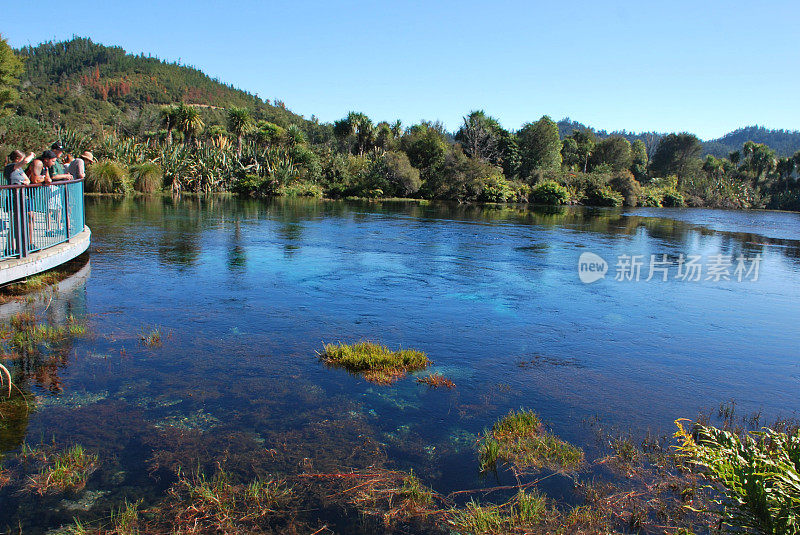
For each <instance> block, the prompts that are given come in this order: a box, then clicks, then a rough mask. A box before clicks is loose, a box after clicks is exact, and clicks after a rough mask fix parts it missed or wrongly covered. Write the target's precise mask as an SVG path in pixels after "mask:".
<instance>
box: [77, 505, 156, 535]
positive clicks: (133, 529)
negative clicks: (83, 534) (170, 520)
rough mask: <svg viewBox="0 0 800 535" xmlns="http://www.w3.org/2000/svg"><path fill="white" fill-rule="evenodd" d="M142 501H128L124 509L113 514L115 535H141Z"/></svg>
mask: <svg viewBox="0 0 800 535" xmlns="http://www.w3.org/2000/svg"><path fill="white" fill-rule="evenodd" d="M142 501H143V500H142V499H139V500H136V501H135V502H129V501H128V500H127V499H126V500H125V505H124V506H123V507H120V508H119V509H118V510H117V511H115V512H112V513H111V523H112V524H113V526H114V530H113V533H114V534H115V535H138V534H139V523H140V521H139V507H140V506H141V505H142ZM84 529H85V528H84Z"/></svg>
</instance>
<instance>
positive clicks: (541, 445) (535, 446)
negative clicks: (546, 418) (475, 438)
mask: <svg viewBox="0 0 800 535" xmlns="http://www.w3.org/2000/svg"><path fill="white" fill-rule="evenodd" d="M542 427H543V426H542V422H541V420H540V419H539V416H538V415H537V414H536V413H535V412H533V411H530V410H520V411H519V412H517V411H511V412H509V413H508V414H507V415H506V416H504V417H503V418H501V419H500V420H498V421H497V422H496V423H495V424H494V426H493V427H492V429H491V431H487V432H486V433H484V436H483V438H482V439H481V442H480V446H479V457H480V465H481V470H490V469H494V468H495V467H496V466H497V462H498V461H504V462H507V463H511V464H513V465H514V466H515V467H516V468H523V469H524V468H550V469H552V470H556V471H574V470H576V469H577V468H579V467H580V466H581V464H582V463H583V451H582V450H581V449H580V448H577V447H575V446H573V445H572V444H569V443H568V442H565V441H563V440H561V439H559V438H558V437H556V436H555V435H552V434H550V433H548V432H546V431H544V430H543V428H542Z"/></svg>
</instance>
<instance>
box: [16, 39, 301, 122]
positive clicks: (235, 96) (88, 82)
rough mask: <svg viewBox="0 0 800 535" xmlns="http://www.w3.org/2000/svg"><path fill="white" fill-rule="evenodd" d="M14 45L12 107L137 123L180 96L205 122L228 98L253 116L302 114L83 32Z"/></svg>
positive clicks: (287, 118)
mask: <svg viewBox="0 0 800 535" xmlns="http://www.w3.org/2000/svg"><path fill="white" fill-rule="evenodd" d="M18 52H19V54H20V55H21V56H22V57H23V58H24V59H25V74H24V75H23V78H22V98H21V99H20V100H19V103H18V112H19V113H20V115H28V116H31V117H35V118H37V119H40V120H44V121H48V122H59V123H62V122H63V123H66V124H67V125H70V126H78V125H79V124H80V123H84V124H85V123H87V122H88V123H92V124H94V125H98V126H99V125H118V126H123V127H125V128H126V129H142V128H146V127H147V126H148V125H146V124H143V123H147V122H148V120H149V118H150V116H152V115H153V110H154V109H156V106H157V105H163V104H173V103H175V102H180V101H184V102H186V103H188V104H197V105H199V106H201V107H203V108H204V110H205V111H204V112H205V114H207V115H211V116H212V117H211V119H212V121H211V122H217V121H214V120H213V119H214V117H213V116H214V115H220V117H224V111H223V110H219V112H218V113H215V111H214V110H215V109H216V108H227V107H230V106H239V107H246V108H248V109H250V110H251V112H252V114H253V116H254V117H257V118H263V119H267V120H270V121H272V122H275V123H278V124H283V125H288V124H303V123H305V122H306V121H305V120H304V119H303V118H302V117H301V116H299V115H296V114H294V113H292V112H290V111H289V110H287V109H285V107H284V105H283V103H282V102H280V101H276V102H274V103H269V102H268V101H267V102H265V101H263V100H261V99H260V98H258V97H257V96H255V95H252V94H250V93H248V92H246V91H242V90H240V89H236V88H234V87H232V86H230V85H226V84H223V83H222V82H220V81H218V80H215V79H212V78H210V77H209V76H207V75H206V74H204V73H203V72H201V71H199V70H198V69H195V68H192V67H187V66H184V65H179V64H177V63H168V62H166V61H162V60H160V59H157V58H154V57H149V56H144V55H138V56H137V55H133V54H127V53H126V52H125V50H123V49H122V48H120V47H115V46H114V47H109V46H103V45H100V44H97V43H94V42H92V41H91V40H90V39H84V38H73V39H72V40H71V41H66V42H58V43H53V42H50V43H43V44H41V45H38V46H36V47H25V48H22V49H20V50H18ZM148 110H149V111H150V113H147V111H148ZM142 111H145V113H144V114H142Z"/></svg>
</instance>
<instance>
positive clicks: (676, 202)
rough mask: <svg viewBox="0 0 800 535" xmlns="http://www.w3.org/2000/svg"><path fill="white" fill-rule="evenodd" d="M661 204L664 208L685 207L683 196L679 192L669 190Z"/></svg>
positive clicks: (665, 192)
mask: <svg viewBox="0 0 800 535" xmlns="http://www.w3.org/2000/svg"><path fill="white" fill-rule="evenodd" d="M661 202H662V204H663V205H664V206H669V207H678V206H683V204H684V198H683V194H682V193H680V192H679V191H677V190H674V189H668V190H666V191H664V197H663V200H662V201H661Z"/></svg>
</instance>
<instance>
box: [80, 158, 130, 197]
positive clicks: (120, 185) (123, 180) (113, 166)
mask: <svg viewBox="0 0 800 535" xmlns="http://www.w3.org/2000/svg"><path fill="white" fill-rule="evenodd" d="M86 190H87V191H88V192H90V193H123V194H126V195H127V194H129V193H131V192H132V191H133V187H132V186H131V179H130V175H128V170H127V169H126V168H125V166H124V165H122V164H119V163H117V162H115V161H112V160H102V161H99V162H97V163H95V164H92V165H89V166H87V169H86Z"/></svg>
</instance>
